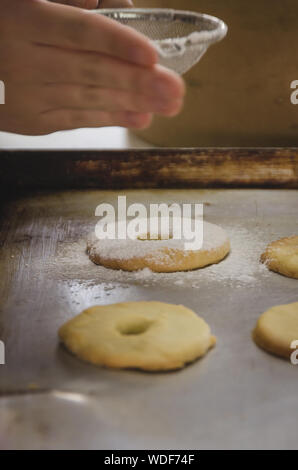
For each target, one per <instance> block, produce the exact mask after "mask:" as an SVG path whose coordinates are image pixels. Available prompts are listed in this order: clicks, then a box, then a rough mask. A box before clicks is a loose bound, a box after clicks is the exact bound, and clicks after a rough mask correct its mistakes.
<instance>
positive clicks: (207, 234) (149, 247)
mask: <svg viewBox="0 0 298 470" xmlns="http://www.w3.org/2000/svg"><path fill="white" fill-rule="evenodd" d="M179 224H180V220H179ZM115 227H116V233H117V227H118V224H117V223H116V224H115ZM191 236H193V234H192V233H191V232H190V231H189V233H187V232H186V233H185V234H184V236H183V234H182V237H181V239H174V238H170V239H168V240H139V239H137V238H136V239H134V240H131V239H126V240H119V239H114V240H110V239H103V240H95V239H94V237H91V238H90V236H89V239H88V241H87V246H88V249H90V252H92V251H93V252H94V253H95V254H96V255H99V256H100V257H101V258H102V259H118V260H121V259H131V258H135V257H143V256H144V255H151V254H152V255H154V256H155V257H158V256H162V258H163V259H165V249H166V250H180V251H185V244H186V243H187V242H189V241H190V238H191ZM227 241H228V237H227V234H226V232H225V231H224V230H223V229H222V228H221V227H219V226H218V225H215V224H211V223H209V222H204V223H203V246H202V249H203V250H213V249H216V248H219V247H220V246H223V245H224V244H225V243H226V242H227Z"/></svg>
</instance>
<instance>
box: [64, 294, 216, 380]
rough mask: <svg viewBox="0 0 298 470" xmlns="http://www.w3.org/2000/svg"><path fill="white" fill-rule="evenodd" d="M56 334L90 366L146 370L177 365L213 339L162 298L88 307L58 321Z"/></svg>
mask: <svg viewBox="0 0 298 470" xmlns="http://www.w3.org/2000/svg"><path fill="white" fill-rule="evenodd" d="M59 336H60V338H61V340H62V341H63V343H64V344H65V345H66V347H67V348H68V349H69V350H70V351H71V352H72V353H74V354H75V355H77V356H78V357H79V358H81V359H83V360H85V361H88V362H91V363H92V364H96V365H102V366H106V367H115V368H137V369H144V370H150V371H159V370H171V369H178V368H181V367H183V366H184V365H185V364H186V363H189V362H192V361H194V360H195V359H197V358H198V357H200V356H203V355H204V354H206V352H207V351H208V349H209V348H211V347H212V346H213V345H214V344H215V342H216V340H215V337H214V336H212V335H211V333H210V328H209V326H208V325H207V323H206V322H205V321H204V320H203V319H202V318H200V317H198V316H197V315H196V314H195V313H194V312H193V311H192V310H189V309H188V308H186V307H183V306H182V305H171V304H166V303H162V302H123V303H118V304H111V305H104V306H95V307H91V308H89V309H87V310H85V311H84V312H82V313H81V314H80V315H78V316H76V317H75V318H73V319H72V320H70V321H69V322H67V323H66V324H65V325H63V326H62V327H61V328H60V330H59Z"/></svg>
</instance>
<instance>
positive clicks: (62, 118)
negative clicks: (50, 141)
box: [39, 109, 152, 133]
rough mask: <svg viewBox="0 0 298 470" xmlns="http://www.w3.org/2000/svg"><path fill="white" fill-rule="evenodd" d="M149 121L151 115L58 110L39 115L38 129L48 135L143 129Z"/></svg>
mask: <svg viewBox="0 0 298 470" xmlns="http://www.w3.org/2000/svg"><path fill="white" fill-rule="evenodd" d="M151 120H152V115H151V114H149V113H144V114H140V113H133V112H129V111H127V112H121V111H120V112H115V113H110V112H104V111H93V110H81V111H76V110H69V109H66V110H65V109H58V110H54V111H50V112H46V113H43V114H42V115H40V120H39V122H40V128H41V129H46V130H47V133H50V132H56V131H58V130H69V129H78V128H83V127H105V126H121V127H128V128H135V129H143V128H145V127H148V126H149V125H150V123H151Z"/></svg>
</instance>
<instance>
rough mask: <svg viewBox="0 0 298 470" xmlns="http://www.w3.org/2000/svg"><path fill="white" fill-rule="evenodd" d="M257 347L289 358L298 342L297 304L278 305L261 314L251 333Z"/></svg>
mask: <svg viewBox="0 0 298 470" xmlns="http://www.w3.org/2000/svg"><path fill="white" fill-rule="evenodd" d="M253 339H254V341H255V342H256V343H257V345H258V346H260V347H261V348H263V349H265V350H266V351H268V352H270V353H272V354H276V355H277V356H283V357H290V356H291V354H292V353H293V351H294V348H292V347H291V345H292V342H293V341H297V340H298V302H295V303H292V304H287V305H278V306H276V307H272V308H270V309H269V310H267V311H266V312H265V313H263V314H262V315H261V316H260V318H259V320H258V322H257V325H256V327H255V329H254V331H253Z"/></svg>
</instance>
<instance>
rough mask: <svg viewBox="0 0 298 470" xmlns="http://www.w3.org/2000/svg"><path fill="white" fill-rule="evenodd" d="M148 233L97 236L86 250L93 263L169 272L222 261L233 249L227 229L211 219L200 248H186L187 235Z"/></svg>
mask: <svg viewBox="0 0 298 470" xmlns="http://www.w3.org/2000/svg"><path fill="white" fill-rule="evenodd" d="M116 228H117V224H116ZM116 233H117V232H116ZM148 235H149V237H148V238H149V239H145V240H142V239H140V238H136V239H134V240H131V239H126V240H109V239H104V240H98V239H96V240H94V238H93V240H91V241H90V240H89V242H88V244H87V252H88V253H89V258H90V259H91V261H93V263H95V264H100V265H102V266H105V267H106V268H111V269H122V270H123V271H138V270H140V269H144V268H149V269H151V271H155V272H160V273H169V272H176V271H189V270H192V269H198V268H203V267H204V266H208V265H210V264H214V263H219V262H220V261H221V260H223V259H224V258H225V257H226V256H227V254H228V253H229V251H230V241H229V239H228V236H227V234H226V232H225V231H224V230H223V229H222V228H221V227H219V226H218V225H214V224H211V223H209V222H204V225H203V237H204V241H203V246H202V248H201V249H198V250H186V249H185V242H187V241H189V240H187V239H186V238H182V239H180V240H178V239H174V238H169V239H163V238H164V237H163V235H162V236H161V237H159V239H156V236H155V235H153V236H152V235H151V234H148ZM146 236H147V234H146ZM170 236H171V235H170Z"/></svg>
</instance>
